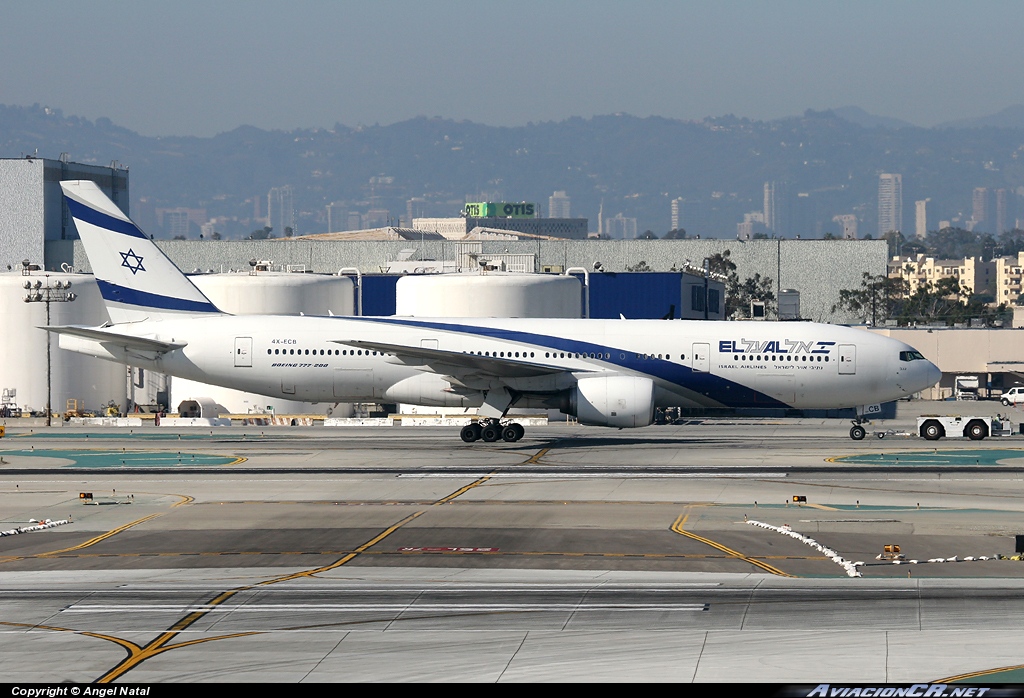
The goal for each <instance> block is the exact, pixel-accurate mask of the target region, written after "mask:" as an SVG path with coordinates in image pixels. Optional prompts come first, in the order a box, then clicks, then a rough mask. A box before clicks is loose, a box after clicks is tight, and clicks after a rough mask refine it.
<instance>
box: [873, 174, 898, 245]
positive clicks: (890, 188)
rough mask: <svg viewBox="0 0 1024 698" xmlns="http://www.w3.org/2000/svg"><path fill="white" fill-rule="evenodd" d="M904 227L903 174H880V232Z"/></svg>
mask: <svg viewBox="0 0 1024 698" xmlns="http://www.w3.org/2000/svg"><path fill="white" fill-rule="evenodd" d="M902 229H903V175H901V174H890V173H883V174H880V175H878V234H879V236H881V235H885V234H886V233H888V232H890V231H893V230H895V231H900V230H902Z"/></svg>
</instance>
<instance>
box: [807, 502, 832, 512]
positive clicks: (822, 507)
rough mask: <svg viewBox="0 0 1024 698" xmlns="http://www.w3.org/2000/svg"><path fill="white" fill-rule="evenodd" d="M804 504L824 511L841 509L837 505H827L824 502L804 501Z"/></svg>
mask: <svg viewBox="0 0 1024 698" xmlns="http://www.w3.org/2000/svg"><path fill="white" fill-rule="evenodd" d="M802 506H805V507H810V508H812V509H821V510H823V511H839V509H837V508H835V507H827V506H825V505H824V504H811V503H810V502H804V503H803V505H802Z"/></svg>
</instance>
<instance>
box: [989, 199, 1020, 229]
mask: <svg viewBox="0 0 1024 698" xmlns="http://www.w3.org/2000/svg"><path fill="white" fill-rule="evenodd" d="M1015 200H1016V199H1015V195H1014V193H1013V191H1011V190H1009V189H996V192H995V201H994V202H993V203H994V204H995V223H996V229H995V230H993V231H992V232H993V233H995V234H996V235H1001V234H1003V233H1005V232H1006V231H1007V230H1010V229H1011V228H1013V227H1014V219H1015V218H1016V215H1017V212H1016V210H1015V209H1016V207H1015V206H1014V205H1013V204H1014V202H1015Z"/></svg>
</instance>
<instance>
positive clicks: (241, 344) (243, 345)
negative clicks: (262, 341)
mask: <svg viewBox="0 0 1024 698" xmlns="http://www.w3.org/2000/svg"><path fill="white" fill-rule="evenodd" d="M235 366H236V367H238V368H252V337H235Z"/></svg>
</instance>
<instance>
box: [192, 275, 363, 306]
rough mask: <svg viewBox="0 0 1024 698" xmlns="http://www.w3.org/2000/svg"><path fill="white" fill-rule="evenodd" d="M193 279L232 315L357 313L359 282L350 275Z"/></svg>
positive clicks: (220, 276)
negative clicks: (356, 294) (356, 298)
mask: <svg viewBox="0 0 1024 698" xmlns="http://www.w3.org/2000/svg"><path fill="white" fill-rule="evenodd" d="M189 278H190V279H191V280H192V283H194V284H195V285H196V287H197V288H198V289H199V290H200V291H202V292H203V294H204V295H205V296H206V297H207V298H209V299H210V300H211V301H212V302H213V304H214V305H216V306H217V307H218V308H220V309H221V310H223V311H224V312H226V313H231V314H232V315H298V314H299V313H305V314H306V315H329V314H330V313H334V314H335V315H352V314H354V313H355V284H353V283H352V279H350V278H349V277H347V276H333V275H329V274H299V273H287V272H260V273H256V274H250V273H237V274H198V275H195V276H190V277H189Z"/></svg>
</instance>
